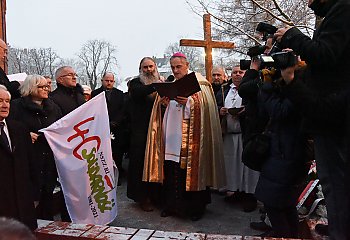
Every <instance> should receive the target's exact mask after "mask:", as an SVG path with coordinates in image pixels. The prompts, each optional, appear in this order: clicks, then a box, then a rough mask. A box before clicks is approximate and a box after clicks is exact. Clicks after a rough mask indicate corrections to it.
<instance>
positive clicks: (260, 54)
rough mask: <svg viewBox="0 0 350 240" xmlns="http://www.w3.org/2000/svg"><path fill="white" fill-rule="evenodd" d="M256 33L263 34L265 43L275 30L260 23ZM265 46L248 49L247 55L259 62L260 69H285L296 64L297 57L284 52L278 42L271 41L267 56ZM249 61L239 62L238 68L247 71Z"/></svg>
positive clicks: (271, 26) (273, 27)
mask: <svg viewBox="0 0 350 240" xmlns="http://www.w3.org/2000/svg"><path fill="white" fill-rule="evenodd" d="M256 30H257V31H259V32H261V33H262V34H263V39H264V40H265V41H266V40H267V39H268V36H269V35H270V34H274V33H275V32H276V31H277V28H276V27H275V26H273V25H271V24H268V23H264V22H260V23H259V24H258V26H257V28H256ZM265 50H266V46H261V45H258V46H254V47H251V48H249V49H248V52H247V55H248V56H249V57H250V58H251V59H253V58H257V59H258V60H259V61H260V68H261V69H263V68H271V67H274V68H276V69H285V68H287V67H291V66H294V65H295V64H296V63H297V56H296V55H295V54H294V53H293V52H284V51H282V49H281V48H280V47H279V45H278V42H277V41H275V39H273V44H272V47H271V50H270V51H269V53H268V54H264V53H265ZM250 64H251V60H246V59H242V60H240V68H241V69H242V70H247V69H249V68H250Z"/></svg>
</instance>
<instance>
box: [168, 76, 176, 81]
mask: <svg viewBox="0 0 350 240" xmlns="http://www.w3.org/2000/svg"><path fill="white" fill-rule="evenodd" d="M174 80H175V77H174V76H173V75H169V77H167V79H166V81H167V82H172V81H174Z"/></svg>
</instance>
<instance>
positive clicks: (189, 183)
mask: <svg viewBox="0 0 350 240" xmlns="http://www.w3.org/2000/svg"><path fill="white" fill-rule="evenodd" d="M170 65H171V69H172V72H173V74H174V78H175V81H178V80H179V79H181V78H183V77H184V76H186V75H187V74H188V73H189V62H188V61H187V58H186V56H185V55H184V54H183V53H175V54H174V55H173V56H172V57H171V58H170ZM196 78H197V80H198V84H199V86H200V89H201V90H200V91H199V92H197V93H194V94H192V95H191V96H189V97H181V96H176V97H175V98H174V99H172V100H170V99H169V98H167V97H162V98H161V97H160V96H159V95H157V97H156V100H155V103H154V105H153V109H152V114H151V119H150V125H149V129H148V138H147V145H146V152H145V163H144V165H145V166H144V174H143V180H144V181H148V182H159V183H163V184H164V195H165V196H164V197H165V206H164V209H163V211H162V213H161V216H162V217H167V216H169V215H173V214H176V215H178V216H189V217H190V218H191V220H192V221H197V220H199V219H200V218H201V217H202V215H203V214H204V211H205V207H206V205H207V204H208V203H210V201H211V199H210V191H209V187H213V188H215V189H219V188H220V187H222V186H223V184H224V181H225V172H224V171H225V170H224V167H223V151H222V137H221V131H220V121H219V114H218V110H217V107H216V102H215V97H214V94H213V90H212V87H211V84H210V83H209V82H208V81H207V80H206V79H205V78H204V77H203V76H202V75H200V74H199V73H196ZM184 81H186V80H184ZM164 84H165V83H164ZM164 110H165V113H164ZM163 113H164V115H163Z"/></svg>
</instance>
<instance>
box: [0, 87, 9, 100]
mask: <svg viewBox="0 0 350 240" xmlns="http://www.w3.org/2000/svg"><path fill="white" fill-rule="evenodd" d="M0 90H4V91H5V92H7V94H8V95H9V97H10V99H11V93H10V92H9V91H8V90H7V88H6V87H5V86H4V85H1V84H0Z"/></svg>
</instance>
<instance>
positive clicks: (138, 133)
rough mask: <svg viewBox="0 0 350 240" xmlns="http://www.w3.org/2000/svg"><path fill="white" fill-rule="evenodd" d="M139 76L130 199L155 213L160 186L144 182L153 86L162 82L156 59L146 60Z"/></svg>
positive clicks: (132, 111) (134, 86)
mask: <svg viewBox="0 0 350 240" xmlns="http://www.w3.org/2000/svg"><path fill="white" fill-rule="evenodd" d="M139 73H140V74H139V76H138V77H137V78H134V79H132V80H131V81H130V83H129V94H130V99H129V105H128V114H129V117H130V151H129V167H128V188H127V197H128V198H130V199H133V200H134V201H135V202H138V203H140V207H141V209H142V210H144V211H147V212H148V211H152V210H153V206H152V204H151V200H158V199H157V197H158V196H157V195H158V193H159V192H158V191H159V189H158V188H159V184H157V183H148V182H143V181H142V175H143V166H144V158H145V148H146V141H147V132H148V124H149V120H150V116H151V112H152V107H153V103H154V99H155V96H156V90H155V89H154V88H153V86H152V85H151V84H152V83H153V82H157V81H159V79H160V76H159V73H158V70H157V64H156V63H155V61H154V59H153V58H150V57H144V58H143V59H142V60H141V62H140V66H139Z"/></svg>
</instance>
